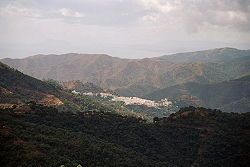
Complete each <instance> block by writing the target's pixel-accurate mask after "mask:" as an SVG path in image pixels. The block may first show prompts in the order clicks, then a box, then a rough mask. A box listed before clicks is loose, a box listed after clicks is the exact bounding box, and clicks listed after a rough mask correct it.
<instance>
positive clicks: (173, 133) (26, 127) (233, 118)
mask: <svg viewBox="0 0 250 167" xmlns="http://www.w3.org/2000/svg"><path fill="white" fill-rule="evenodd" d="M29 105H30V107H31V109H32V110H31V111H30V112H26V113H25V112H23V113H22V112H20V111H19V112H16V111H15V110H14V109H5V110H1V112H0V122H1V123H0V139H1V143H0V144H1V151H0V165H1V166H5V167H12V166H13V167H14V166H43V167H46V166H50V167H53V166H55V167H58V166H60V165H65V166H66V167H70V166H77V165H78V164H81V165H82V166H86V167H91V166H127V167H128V166H151V167H158V166H162V167H163V166H164V167H166V166H183V167H190V166H203V167H206V166H214V167H215V166H218V167H219V166H242V167H243V166H247V165H248V164H249V159H250V157H249V154H248V152H249V149H250V145H249V143H250V140H249V139H250V133H249V129H250V125H249V122H250V115H249V113H246V114H232V113H230V114H229V113H228V114H227V113H222V112H220V111H218V110H216V111H215V110H209V109H205V108H194V107H189V108H183V109H182V110H181V111H180V112H177V113H176V114H172V115H171V116H170V117H169V118H163V119H157V118H155V119H154V120H155V123H154V124H148V123H145V122H144V121H143V120H142V119H136V118H133V117H123V116H119V115H116V114H112V113H103V112H100V111H97V112H84V113H77V114H73V113H58V112H57V110H56V109H54V108H51V107H50V108H48V107H44V106H41V105H36V104H34V103H33V104H29Z"/></svg>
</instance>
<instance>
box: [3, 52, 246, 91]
mask: <svg viewBox="0 0 250 167" xmlns="http://www.w3.org/2000/svg"><path fill="white" fill-rule="evenodd" d="M218 50H219V51H218ZM220 50H224V51H223V54H221V53H220ZM232 50H233V53H232V55H231V56H230V57H231V59H230V61H228V59H225V58H224V57H228V54H230V53H231V52H230V51H232ZM203 52H209V51H200V52H198V53H199V54H198V57H200V56H202V55H200V53H203ZM211 52H213V57H216V55H219V57H221V55H222V57H223V58H220V59H219V60H217V59H215V60H213V59H212V61H209V62H207V61H202V62H199V61H198V62H197V61H194V62H190V61H184V60H183V62H171V59H163V58H161V57H158V58H144V59H123V58H116V57H111V56H109V55H105V54H70V53H69V54H62V55H53V54H52V55H42V57H41V56H39V55H37V56H33V57H31V58H30V57H28V58H24V59H2V60H1V61H3V62H4V63H6V64H8V65H9V66H11V67H14V68H16V69H18V70H20V71H22V72H23V73H25V74H28V75H30V76H33V77H36V78H38V79H49V78H51V79H55V80H59V81H72V80H80V81H82V82H92V83H94V84H95V85H97V86H100V87H102V88H104V89H111V90H117V91H118V92H120V93H121V94H122V95H123V94H124V92H129V91H130V92H131V93H125V94H126V95H128V96H131V95H136V96H143V95H144V92H143V90H145V88H152V91H153V90H154V88H165V87H169V86H174V85H178V84H182V83H187V82H198V83H213V82H222V81H226V80H231V79H235V78H236V77H237V76H241V75H245V74H247V73H249V72H250V51H249V50H238V49H228V48H226V49H217V50H216V49H215V50H211ZM217 52H218V53H217ZM225 52H228V54H225ZM194 53H197V52H194ZM194 53H193V54H194ZM183 54H185V53H183ZM183 54H182V55H183ZM187 57H190V55H188V56H187ZM191 57H192V55H191ZM193 57H194V59H196V57H197V55H196V54H194V55H193ZM144 87H145V88H144ZM129 89H130V90H129ZM128 90H129V91H128ZM147 93H149V92H147Z"/></svg>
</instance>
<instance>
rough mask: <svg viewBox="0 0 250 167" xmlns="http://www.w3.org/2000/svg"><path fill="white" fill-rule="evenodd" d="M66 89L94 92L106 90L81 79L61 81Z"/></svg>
mask: <svg viewBox="0 0 250 167" xmlns="http://www.w3.org/2000/svg"><path fill="white" fill-rule="evenodd" d="M60 84H61V85H62V86H63V88H64V89H67V90H75V91H77V92H82V93H86V92H92V93H101V92H104V90H103V89H102V88H101V87H99V86H96V85H94V84H93V83H90V82H87V83H82V82H81V81H67V82H61V83H60Z"/></svg>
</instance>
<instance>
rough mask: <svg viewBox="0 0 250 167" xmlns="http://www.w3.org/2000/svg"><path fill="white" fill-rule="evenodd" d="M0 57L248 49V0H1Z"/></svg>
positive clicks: (136, 55)
mask: <svg viewBox="0 0 250 167" xmlns="http://www.w3.org/2000/svg"><path fill="white" fill-rule="evenodd" d="M0 34H1V38H0V51H1V55H0V58H6V57H9V58H22V57H28V56H32V55H36V54H63V53H70V52H74V53H94V54H95V53H101V54H108V55H111V56H114V57H122V58H144V57H156V56H161V55H165V54H171V53H177V52H187V51H198V50H206V49H213V48H221V47H233V48H237V49H249V46H250V1H247V0H234V1H229V0H218V1H208V0H204V1H200V0H186V1H184V0H173V1H168V0H126V1H125V0H105V1H97V0H86V1H80V0H77V1H74V2H73V1H67V0H54V1H53V2H52V1H49V0H44V1H38V0H10V1H7V0H2V1H1V2H0Z"/></svg>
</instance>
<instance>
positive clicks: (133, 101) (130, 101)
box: [72, 90, 172, 108]
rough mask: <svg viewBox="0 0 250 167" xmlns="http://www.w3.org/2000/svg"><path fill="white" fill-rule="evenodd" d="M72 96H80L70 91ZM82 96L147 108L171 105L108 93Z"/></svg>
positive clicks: (162, 101)
mask: <svg viewBox="0 0 250 167" xmlns="http://www.w3.org/2000/svg"><path fill="white" fill-rule="evenodd" d="M72 93H74V94H80V92H76V91H75V90H73V91H72ZM81 94H83V95H88V96H98V95H100V96H101V97H103V98H107V97H111V98H112V101H122V102H124V103H125V104H126V105H144V106H147V107H155V108H159V107H169V106H171V105H172V102H171V101H169V100H168V99H167V98H165V99H161V100H160V101H152V100H147V99H142V98H139V97H124V96H115V95H113V94H110V93H92V92H88V93H81Z"/></svg>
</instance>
